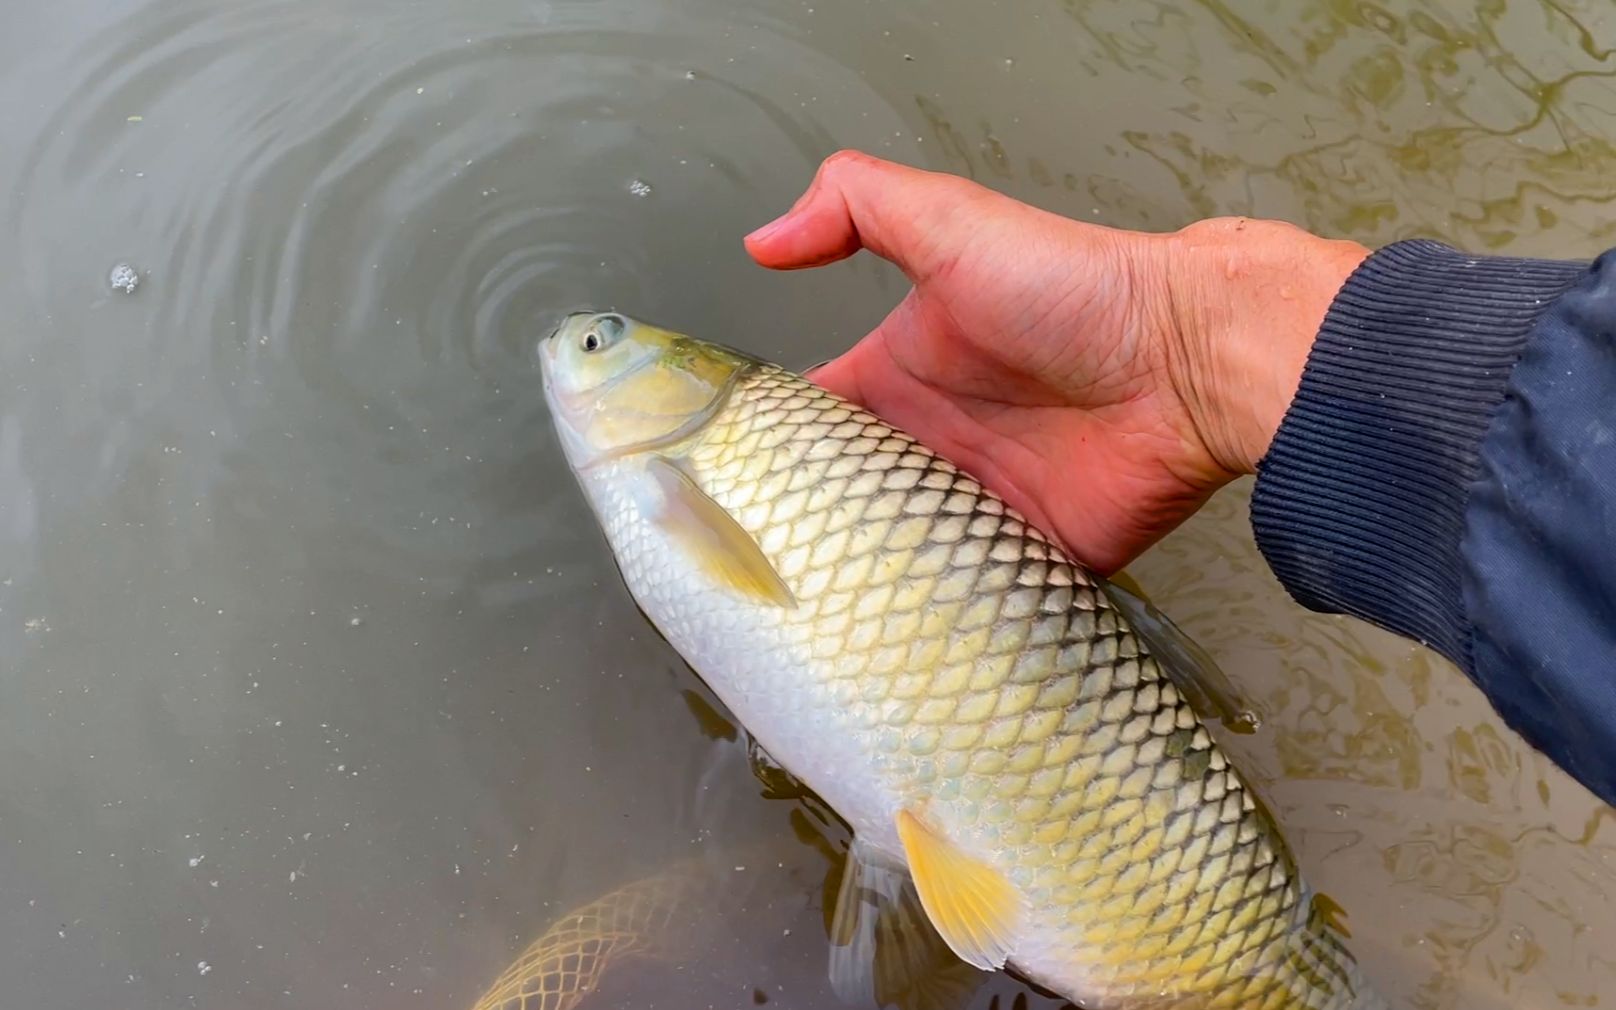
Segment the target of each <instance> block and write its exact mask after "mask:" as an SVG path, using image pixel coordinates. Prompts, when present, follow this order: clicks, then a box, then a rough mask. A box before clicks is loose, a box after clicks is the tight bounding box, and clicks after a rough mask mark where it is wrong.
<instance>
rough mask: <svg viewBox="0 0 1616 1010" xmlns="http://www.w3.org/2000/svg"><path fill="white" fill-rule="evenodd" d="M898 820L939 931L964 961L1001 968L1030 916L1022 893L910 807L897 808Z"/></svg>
mask: <svg viewBox="0 0 1616 1010" xmlns="http://www.w3.org/2000/svg"><path fill="white" fill-rule="evenodd" d="M897 823H898V838H899V840H900V841H902V843H903V848H904V854H905V855H906V856H907V857H908V859H909V872H910V874H911V875H912V876H913V877H914V881H915V890H916V891H917V892H918V893H919V895H920V902H921V905H922V906H923V907H924V908H925V910H926V915H927V917H928V918H929V919H930V920H931V923H932V925H933V926H935V927H937V932H938V933H939V934H940V935H941V936H942V938H943V940H944V941H945V942H946V943H947V944H948V946H949V948H950V949H951V950H953V952H954V954H955V955H956V956H957V957H959V959H960V960H961V961H964V962H965V963H966V964H969V965H972V966H973V967H976V968H980V969H982V970H984V971H996V970H998V969H1000V968H1003V967H1004V966H1005V962H1006V961H1008V960H1009V959H1010V955H1011V954H1012V953H1014V950H1013V945H1014V943H1015V939H1016V936H1017V934H1018V932H1019V930H1020V927H1021V925H1022V923H1023V921H1024V920H1025V917H1026V913H1025V908H1024V906H1025V900H1024V899H1023V898H1022V895H1021V893H1020V892H1019V891H1018V890H1017V889H1016V888H1015V886H1014V885H1013V884H1011V883H1010V881H1008V880H1006V879H1005V877H1004V875H1003V874H1001V873H1000V872H999V871H998V870H995V869H994V868H993V867H991V866H988V865H987V864H986V863H983V862H981V861H980V860H978V859H976V858H974V857H972V856H970V855H968V854H967V853H965V852H962V851H961V850H960V849H959V848H958V847H957V846H956V845H954V844H953V843H952V842H951V841H949V840H948V839H947V838H945V837H943V836H942V835H941V834H939V833H937V832H935V831H933V830H932V829H931V828H930V827H928V826H927V825H926V824H925V823H924V822H923V821H921V819H920V818H919V817H917V816H915V814H914V813H912V812H911V811H908V810H901V811H899V812H898V817H897Z"/></svg>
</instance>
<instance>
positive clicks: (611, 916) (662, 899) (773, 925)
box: [471, 818, 982, 1010]
mask: <svg viewBox="0 0 1616 1010" xmlns="http://www.w3.org/2000/svg"><path fill="white" fill-rule="evenodd" d="M793 820H794V824H793V828H794V830H795V831H797V832H798V833H799V834H800V833H802V832H807V833H808V834H809V835H810V838H809V839H808V842H809V844H806V845H804V844H798V842H799V841H800V838H799V839H794V840H793V844H792V845H791V846H790V847H789V848H782V847H780V846H778V845H763V844H758V843H753V844H748V845H745V846H743V847H740V848H733V849H725V850H722V851H717V852H712V851H703V852H701V853H700V854H698V855H695V856H688V857H682V858H678V859H675V860H672V861H671V862H669V863H668V864H666V865H663V866H660V867H658V868H657V869H655V870H653V871H652V872H649V873H646V874H644V875H643V876H638V877H634V878H631V879H629V880H628V881H627V882H626V883H622V884H619V885H617V886H615V887H612V888H611V889H609V890H607V891H606V892H604V893H602V894H599V895H597V896H596V897H593V898H590V899H587V900H585V901H583V902H580V903H579V904H577V905H575V906H572V907H571V908H569V909H568V910H567V911H565V912H563V913H562V914H560V915H559V916H557V917H556V918H555V919H554V920H552V921H551V922H550V923H549V925H548V926H546V927H545V928H544V929H543V930H542V931H541V932H540V933H539V935H538V936H537V937H536V938H534V939H533V940H532V942H530V943H529V944H528V945H527V946H526V947H524V948H523V949H522V950H521V952H520V953H519V954H517V956H516V957H515V958H514V959H513V960H512V961H511V962H510V963H509V964H508V965H507V966H506V967H505V969H504V970H503V971H501V972H500V973H499V976H498V977H497V978H495V979H494V981H493V982H492V983H490V984H489V986H488V987H487V989H485V990H484V991H483V993H482V995H481V996H479V997H478V999H477V1001H476V1002H475V1003H474V1004H472V1007H471V1010H575V1008H577V1007H580V1006H584V1005H587V1004H588V1003H589V1002H590V1001H591V998H592V997H593V996H594V995H595V994H596V993H598V992H599V991H600V990H601V989H602V987H603V986H604V985H607V984H611V983H612V982H614V981H615V980H618V979H622V978H625V977H632V976H633V975H635V974H643V975H645V976H647V977H649V978H651V979H653V980H656V979H660V978H665V977H667V976H669V975H673V974H674V973H677V975H678V976H680V977H683V978H685V979H686V980H689V979H690V978H691V977H692V976H694V975H695V974H696V973H697V972H699V971H701V970H702V969H704V968H717V967H719V966H720V965H721V964H722V963H723V962H724V961H726V960H729V959H733V958H735V957H737V956H741V957H744V956H746V954H747V953H749V952H748V951H747V949H746V948H745V946H744V945H740V946H738V945H737V944H736V943H735V942H733V941H731V942H729V943H723V944H715V943H714V942H713V933H714V930H715V928H717V926H718V924H717V923H715V922H714V920H715V919H717V918H718V917H720V916H729V917H733V918H737V919H742V920H744V923H745V925H744V927H742V928H743V929H745V930H746V931H748V935H761V934H770V933H772V934H773V935H774V936H780V935H782V933H783V935H785V936H790V934H791V929H790V926H791V925H792V924H793V922H794V921H795V920H794V918H793V916H794V915H795V913H797V912H798V911H800V909H801V906H799V905H797V904H795V903H792V902H781V901H779V900H777V899H776V898H775V897H774V896H775V895H777V894H778V893H779V892H780V882H779V881H774V882H773V883H772V885H771V884H770V883H765V882H764V881H763V880H761V879H760V878H761V875H760V874H758V873H757V872H755V871H745V872H743V870H744V868H745V867H748V866H750V867H760V866H768V867H772V868H775V870H774V871H773V872H776V873H778V874H780V875H782V876H784V877H786V878H789V881H790V883H793V884H796V885H798V886H803V887H808V888H812V889H813V890H815V891H819V890H822V889H823V887H824V886H825V885H826V884H827V883H828V884H829V885H830V886H831V887H832V888H834V886H835V880H834V877H835V876H837V874H836V873H835V866H834V864H831V865H826V864H827V863H828V862H829V860H830V859H831V857H832V856H833V854H834V852H833V850H832V848H831V846H830V843H829V842H828V840H826V839H825V838H823V837H820V836H819V835H818V834H817V833H816V832H815V831H814V828H813V827H812V826H811V822H809V821H808V819H807V818H802V819H801V823H802V824H804V825H809V826H807V827H802V826H799V824H798V823H795V822H796V821H797V819H796V818H794V819H793ZM821 878H823V879H821ZM832 893H834V891H833V892H832ZM782 927H784V928H783V929H782ZM914 959H919V960H914ZM899 963H900V964H901V965H902V967H904V968H905V969H908V970H907V971H906V972H903V973H889V974H888V975H887V976H886V977H884V978H882V979H879V980H878V984H879V985H880V987H881V988H880V990H879V995H880V998H881V1000H882V1001H883V1003H885V1004H888V1005H892V1006H895V1007H897V1008H898V1010H957V1008H959V1007H961V1006H964V1005H965V1003H966V1002H967V1001H968V1000H969V999H970V997H971V996H972V995H973V994H974V992H975V990H976V988H977V986H978V985H979V984H980V982H981V979H982V976H981V975H979V974H978V973H976V972H974V971H973V970H972V969H971V968H970V967H969V966H967V965H964V964H963V963H961V962H960V961H959V960H958V959H956V958H955V957H954V956H953V953H952V952H951V951H949V949H948V948H947V946H946V945H944V944H943V943H942V942H941V939H940V938H939V939H938V940H937V941H936V943H934V944H932V945H930V946H919V947H915V948H913V949H912V951H911V960H909V961H907V962H899ZM721 984H722V985H724V986H726V987H727V986H728V985H731V984H732V982H731V981H730V980H725V981H724V982H723V983H721ZM716 988H717V985H716V984H715V989H716Z"/></svg>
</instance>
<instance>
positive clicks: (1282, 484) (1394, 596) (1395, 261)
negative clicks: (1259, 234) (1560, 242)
mask: <svg viewBox="0 0 1616 1010" xmlns="http://www.w3.org/2000/svg"><path fill="white" fill-rule="evenodd" d="M1586 269H1587V265H1586V264H1585V263H1576V262H1559V261H1548V260H1527V259H1514V258H1503V257H1486V258H1477V257H1472V256H1466V255H1463V254H1462V253H1459V252H1456V251H1455V250H1453V249H1451V248H1449V247H1448V246H1445V245H1442V244H1440V243H1437V242H1428V241H1408V242H1400V243H1397V244H1394V245H1390V246H1387V247H1385V248H1384V249H1381V250H1380V251H1378V252H1376V253H1374V254H1373V255H1371V256H1370V257H1369V258H1368V259H1367V260H1365V261H1364V263H1363V264H1362V265H1361V266H1360V267H1359V268H1358V269H1357V271H1356V272H1354V273H1353V275H1352V276H1351V277H1350V278H1349V279H1348V280H1347V282H1346V284H1345V285H1344V286H1343V287H1342V289H1341V291H1340V292H1339V293H1338V294H1337V295H1336V298H1335V301H1334V303H1333V304H1332V305H1331V307H1330V311H1329V313H1328V314H1327V315H1326V317H1325V320H1324V325H1323V327H1322V328H1321V329H1320V330H1319V335H1318V339H1317V341H1316V342H1315V344H1314V346H1313V349H1312V351H1311V353H1310V354H1309V356H1308V360H1307V365H1306V367H1305V368H1304V369H1303V372H1302V383H1301V387H1300V388H1299V389H1298V391H1297V394H1296V398H1295V400H1293V401H1292V402H1291V405H1290V408H1289V410H1288V411H1287V413H1286V415H1285V418H1284V420H1283V422H1281V424H1280V427H1279V431H1278V433H1277V434H1276V435H1275V437H1274V442H1273V445H1272V446H1271V447H1270V449H1269V451H1268V455H1267V456H1266V457H1265V458H1264V459H1263V461H1262V462H1261V464H1259V466H1258V469H1257V486H1256V490H1255V492H1254V494H1253V495H1252V501H1251V520H1252V527H1253V529H1254V531H1255V533H1256V538H1257V546H1258V548H1259V549H1260V550H1261V551H1262V554H1263V556H1264V557H1265V558H1266V559H1267V561H1268V564H1269V566H1270V567H1272V568H1273V570H1274V573H1275V575H1277V576H1278V577H1279V580H1280V582H1281V583H1283V584H1284V586H1285V588H1286V589H1287V590H1288V591H1289V592H1290V594H1291V595H1292V596H1293V597H1295V598H1296V600H1297V602H1299V603H1301V604H1302V605H1303V606H1305V607H1308V608H1309V609H1311V610H1316V611H1321V612H1325V613H1341V614H1350V615H1352V616H1355V617H1359V618H1362V619H1364V620H1367V621H1369V622H1371V623H1373V624H1377V625H1379V626H1381V627H1383V628H1386V629H1387V630H1390V631H1394V632H1396V633H1398V634H1401V635H1404V636H1406V637H1409V638H1413V639H1416V640H1418V641H1420V642H1423V643H1425V644H1427V645H1429V646H1431V647H1432V648H1434V649H1436V650H1437V651H1439V652H1441V653H1443V654H1444V655H1446V656H1447V657H1448V658H1450V659H1452V660H1453V661H1454V662H1456V663H1458V664H1459V665H1460V666H1462V667H1465V668H1467V669H1468V665H1469V658H1470V657H1469V638H1470V635H1469V625H1468V622H1467V621H1466V619H1465V615H1464V607H1463V602H1462V598H1461V596H1460V584H1459V571H1460V568H1459V540H1460V536H1461V534H1462V531H1463V524H1464V510H1465V505H1466V502H1467V501H1468V498H1469V494H1470V488H1471V485H1472V484H1473V483H1474V482H1475V480H1476V478H1477V475H1478V472H1479V464H1478V461H1477V450H1478V447H1479V446H1480V443H1481V438H1482V435H1483V433H1484V432H1485V431H1486V429H1487V425H1488V423H1489V421H1490V420H1491V417H1492V412H1493V409H1494V408H1495V407H1497V406H1498V404H1499V403H1500V402H1502V400H1503V398H1504V391H1505V386H1506V383H1507V382H1508V379H1509V373H1510V370H1511V369H1512V368H1514V366H1515V362H1516V361H1517V360H1518V358H1519V356H1520V352H1521V349H1522V347H1523V346H1524V345H1525V343H1526V339H1527V336H1528V334H1529V332H1530V331H1531V329H1532V326H1533V324H1534V323H1535V322H1536V321H1537V319H1538V317H1539V316H1540V315H1541V314H1542V313H1543V311H1544V309H1545V308H1546V307H1547V306H1548V304H1549V303H1550V302H1552V301H1553V300H1554V299H1555V298H1557V297H1559V295H1560V294H1561V293H1563V292H1564V291H1565V290H1566V289H1567V288H1569V287H1570V286H1571V285H1572V284H1573V283H1575V282H1576V280H1577V279H1578V278H1579V277H1580V276H1581V275H1582V274H1583V273H1584V271H1585V270H1586Z"/></svg>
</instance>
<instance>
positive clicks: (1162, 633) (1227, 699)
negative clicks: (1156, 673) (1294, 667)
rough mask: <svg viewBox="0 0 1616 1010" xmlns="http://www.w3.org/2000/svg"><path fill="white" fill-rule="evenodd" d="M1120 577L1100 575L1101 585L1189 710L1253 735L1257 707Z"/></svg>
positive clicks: (1258, 722) (1177, 628)
mask: <svg viewBox="0 0 1616 1010" xmlns="http://www.w3.org/2000/svg"><path fill="white" fill-rule="evenodd" d="M1119 581H1120V580H1119V579H1117V578H1116V577H1113V579H1103V580H1101V581H1100V589H1101V590H1102V591H1103V592H1104V593H1105V595H1106V598H1107V599H1108V600H1110V601H1111V606H1113V607H1114V608H1116V610H1117V612H1118V613H1120V614H1121V615H1122V616H1123V617H1124V618H1125V619H1127V622H1128V625H1129V627H1131V628H1132V629H1133V630H1134V633H1135V634H1137V635H1138V636H1139V637H1140V638H1142V639H1144V642H1145V647H1146V648H1148V649H1149V650H1150V654H1151V655H1152V656H1154V657H1156V662H1157V663H1158V664H1159V665H1160V666H1161V668H1162V672H1164V673H1166V674H1167V676H1168V678H1169V679H1171V680H1172V682H1173V686H1174V687H1175V688H1177V689H1178V692H1179V693H1180V694H1182V695H1183V696H1184V700H1185V701H1187V702H1189V705H1190V708H1193V709H1194V710H1195V712H1196V714H1198V715H1199V716H1200V717H1201V718H1203V719H1216V720H1218V721H1219V722H1221V723H1223V725H1224V726H1225V727H1227V728H1228V729H1229V731H1230V732H1233V733H1241V734H1248V733H1255V732H1256V731H1257V727H1258V726H1259V725H1260V721H1259V720H1258V718H1257V713H1256V711H1254V710H1253V709H1252V707H1251V706H1250V705H1248V704H1246V703H1245V701H1244V699H1242V698H1241V697H1240V693H1239V692H1238V691H1237V690H1235V687H1234V684H1233V683H1231V682H1230V680H1229V678H1228V675H1227V674H1225V673H1224V672H1223V670H1222V669H1221V668H1220V667H1219V666H1218V663H1217V660H1215V659H1213V658H1212V656H1211V655H1210V654H1209V653H1208V652H1207V651H1206V650H1205V649H1203V648H1201V647H1200V646H1199V645H1197V644H1195V641H1194V640H1193V639H1191V638H1190V637H1189V636H1188V635H1186V634H1185V633H1184V632H1183V631H1182V630H1180V629H1179V627H1178V625H1176V624H1174V623H1173V622H1172V621H1171V620H1169V619H1168V617H1167V615H1166V614H1164V613H1162V612H1161V611H1160V610H1158V609H1156V606H1155V605H1154V604H1153V603H1151V602H1150V601H1149V600H1147V599H1145V598H1144V596H1143V594H1142V593H1140V592H1135V591H1133V590H1131V589H1128V588H1124V587H1123V586H1122V585H1119V584H1118V582H1119ZM1128 581H1130V582H1132V580H1131V579H1129V580H1128Z"/></svg>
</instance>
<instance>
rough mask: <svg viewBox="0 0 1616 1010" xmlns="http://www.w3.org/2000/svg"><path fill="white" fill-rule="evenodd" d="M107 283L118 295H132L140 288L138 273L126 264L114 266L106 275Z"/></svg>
mask: <svg viewBox="0 0 1616 1010" xmlns="http://www.w3.org/2000/svg"><path fill="white" fill-rule="evenodd" d="M107 283H108V284H110V285H112V290H114V291H117V292H118V293H120V294H125V295H132V294H134V293H135V289H136V288H138V287H140V271H138V270H136V269H135V268H134V267H133V266H132V265H130V264H128V263H119V264H116V265H115V266H113V268H112V271H111V272H110V273H108V274H107Z"/></svg>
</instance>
